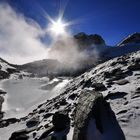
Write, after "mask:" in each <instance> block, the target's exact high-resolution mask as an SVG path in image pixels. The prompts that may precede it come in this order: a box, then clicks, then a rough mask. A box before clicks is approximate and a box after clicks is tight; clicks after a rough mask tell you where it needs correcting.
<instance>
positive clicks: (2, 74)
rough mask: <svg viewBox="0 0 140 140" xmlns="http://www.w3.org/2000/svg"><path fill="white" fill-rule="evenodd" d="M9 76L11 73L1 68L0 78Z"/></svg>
mask: <svg viewBox="0 0 140 140" xmlns="http://www.w3.org/2000/svg"><path fill="white" fill-rule="evenodd" d="M8 77H9V73H7V72H5V71H2V70H0V79H5V78H8Z"/></svg>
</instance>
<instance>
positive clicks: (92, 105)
mask: <svg viewBox="0 0 140 140" xmlns="http://www.w3.org/2000/svg"><path fill="white" fill-rule="evenodd" d="M93 139H94V140H125V136H124V134H123V131H122V130H121V128H120V126H119V124H118V122H117V120H116V117H115V114H114V112H113V111H112V110H111V107H110V105H109V103H107V102H106V101H105V100H104V98H103V96H102V94H101V93H98V92H95V91H92V92H91V91H89V92H88V91H86V92H84V93H82V94H81V96H80V98H79V102H78V106H77V109H76V114H75V127H74V135H73V140H93Z"/></svg>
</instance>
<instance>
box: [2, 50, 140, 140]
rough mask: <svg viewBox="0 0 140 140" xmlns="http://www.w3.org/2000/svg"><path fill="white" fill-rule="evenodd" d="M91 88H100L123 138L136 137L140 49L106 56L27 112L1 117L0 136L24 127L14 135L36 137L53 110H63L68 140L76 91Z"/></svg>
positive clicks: (139, 123)
mask: <svg viewBox="0 0 140 140" xmlns="http://www.w3.org/2000/svg"><path fill="white" fill-rule="evenodd" d="M93 89H94V90H95V91H98V92H101V93H102V94H103V96H104V98H105V99H106V100H107V101H108V102H109V103H110V105H111V107H112V109H113V111H114V112H115V115H116V117H117V120H118V122H119V124H120V126H121V128H122V130H123V131H124V134H125V137H126V139H127V140H139V139H140V134H139V132H140V113H139V112H140V51H138V52H135V53H132V54H128V55H125V56H122V57H118V58H114V59H112V60H109V61H107V62H105V63H103V64H100V65H97V66H96V67H95V68H93V69H91V70H90V71H89V72H86V73H84V74H82V75H81V76H79V77H76V78H74V79H73V80H71V81H70V82H69V83H68V85H67V86H66V87H65V88H63V90H61V92H60V93H59V94H60V95H58V96H56V97H54V98H53V99H50V100H47V101H46V102H44V103H42V104H40V105H39V106H38V107H37V108H36V109H34V110H33V111H32V112H31V113H29V114H28V115H27V116H23V117H22V118H21V119H11V120H4V121H1V123H0V127H1V129H0V138H1V139H2V140H7V139H8V138H9V137H10V135H11V134H12V133H13V132H14V131H17V130H20V129H24V130H22V131H20V133H19V132H18V133H16V134H18V135H19V136H18V137H20V138H21V134H22V137H23V136H24V137H26V138H27V139H29V140H35V139H36V140H38V139H39V137H40V136H41V135H42V133H44V132H45V131H46V130H48V129H49V128H50V127H51V126H52V121H51V120H52V116H53V113H55V112H56V111H58V110H65V111H68V112H69V117H70V118H71V126H70V128H71V129H70V132H69V133H68V135H67V137H68V138H67V139H68V140H72V135H73V127H74V112H75V109H76V106H77V102H78V99H79V95H80V94H81V93H82V92H85V91H89V92H90V91H92V90H93ZM33 120H34V121H33ZM28 124H30V127H29V125H28ZM91 124H92V123H91ZM91 128H92V126H91Z"/></svg>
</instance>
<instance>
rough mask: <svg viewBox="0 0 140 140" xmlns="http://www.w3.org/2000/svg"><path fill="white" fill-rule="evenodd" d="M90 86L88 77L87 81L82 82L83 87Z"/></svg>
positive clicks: (90, 82)
mask: <svg viewBox="0 0 140 140" xmlns="http://www.w3.org/2000/svg"><path fill="white" fill-rule="evenodd" d="M91 86H92V81H91V79H88V80H87V81H84V82H83V88H85V87H91Z"/></svg>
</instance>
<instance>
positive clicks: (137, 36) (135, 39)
mask: <svg viewBox="0 0 140 140" xmlns="http://www.w3.org/2000/svg"><path fill="white" fill-rule="evenodd" d="M128 44H140V33H137V32H135V33H133V34H131V35H129V36H128V37H126V38H125V39H124V40H122V41H121V42H120V43H119V44H118V45H117V46H124V45H128Z"/></svg>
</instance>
